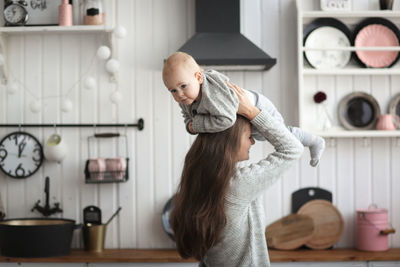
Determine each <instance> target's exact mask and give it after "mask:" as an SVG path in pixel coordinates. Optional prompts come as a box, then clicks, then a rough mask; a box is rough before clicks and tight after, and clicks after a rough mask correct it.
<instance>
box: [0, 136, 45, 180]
mask: <svg viewBox="0 0 400 267" xmlns="http://www.w3.org/2000/svg"><path fill="white" fill-rule="evenodd" d="M42 162H43V148H42V145H41V144H40V143H39V141H38V140H37V139H36V138H35V137H34V136H33V135H31V134H29V133H26V132H14V133H10V134H9V135H7V136H6V137H4V138H3V140H1V141H0V169H1V170H2V171H3V172H4V173H5V174H7V175H8V176H10V177H13V178H26V177H29V176H31V175H32V174H34V173H35V172H36V171H37V170H38V169H39V168H40V165H42Z"/></svg>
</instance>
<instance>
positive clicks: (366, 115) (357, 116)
mask: <svg viewBox="0 0 400 267" xmlns="http://www.w3.org/2000/svg"><path fill="white" fill-rule="evenodd" d="M380 114H381V111H380V107H379V104H378V102H377V101H376V99H375V98H374V97H373V96H372V95H370V94H367V93H364V92H354V93H350V94H348V95H347V96H345V97H344V98H343V99H342V100H340V102H339V106H338V117H339V121H340V123H341V124H342V125H343V127H344V128H346V129H348V130H371V129H375V126H376V122H377V121H378V117H379V115H380Z"/></svg>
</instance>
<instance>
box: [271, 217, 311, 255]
mask: <svg viewBox="0 0 400 267" xmlns="http://www.w3.org/2000/svg"><path fill="white" fill-rule="evenodd" d="M313 233H314V224H313V219H312V218H311V217H310V216H308V215H302V214H290V215H288V216H285V217H283V218H281V219H279V220H277V221H275V222H273V223H272V224H270V225H268V226H267V228H266V229H265V237H266V239H267V244H268V247H269V248H276V249H282V250H291V249H296V248H299V247H301V246H302V245H304V244H305V243H306V242H307V241H308V240H309V239H310V238H311V237H312V236H313Z"/></svg>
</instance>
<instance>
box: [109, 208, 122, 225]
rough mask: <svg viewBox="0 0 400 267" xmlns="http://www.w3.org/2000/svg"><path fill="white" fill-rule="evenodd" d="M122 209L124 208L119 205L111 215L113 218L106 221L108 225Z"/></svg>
mask: <svg viewBox="0 0 400 267" xmlns="http://www.w3.org/2000/svg"><path fill="white" fill-rule="evenodd" d="M121 209H122V208H121V207H119V208H118V209H117V211H116V212H114V214H113V215H112V216H111V218H110V219H108V221H107V222H106V225H108V224H109V223H110V222H111V220H112V219H114V217H115V216H117V215H118V213H119V211H120V210H121Z"/></svg>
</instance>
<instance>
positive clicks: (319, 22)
mask: <svg viewBox="0 0 400 267" xmlns="http://www.w3.org/2000/svg"><path fill="white" fill-rule="evenodd" d="M303 43H304V44H303V45H304V47H305V48H308V49H307V50H306V51H305V52H304V56H305V58H306V60H307V62H308V63H309V64H310V65H311V66H312V67H313V68H316V69H337V68H343V67H344V66H346V65H347V64H348V63H349V61H350V59H351V52H350V51H345V50H329V48H336V47H337V48H342V47H350V46H351V45H353V46H354V47H355V48H357V47H371V46H373V47H381V46H382V47H385V46H388V47H396V46H399V44H400V31H399V29H398V28H397V27H396V25H395V24H393V23H392V22H391V21H389V20H387V19H384V18H368V19H365V20H363V21H361V22H360V23H359V24H358V25H357V26H356V27H355V29H354V31H353V33H351V32H350V30H349V29H348V28H347V26H346V25H345V24H343V23H342V22H341V21H339V20H337V19H334V18H318V19H316V20H314V21H313V22H311V23H310V24H309V25H307V27H306V28H305V30H304V34H303ZM321 48H322V49H324V48H325V49H327V50H318V49H321ZM313 49H315V50H313ZM353 57H354V60H355V61H356V62H357V63H358V64H359V65H360V66H362V67H368V68H387V67H391V66H393V65H394V64H395V63H396V62H397V61H398V60H399V57H400V53H399V51H379V50H378V51H366V50H356V51H355V52H354V53H353Z"/></svg>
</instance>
